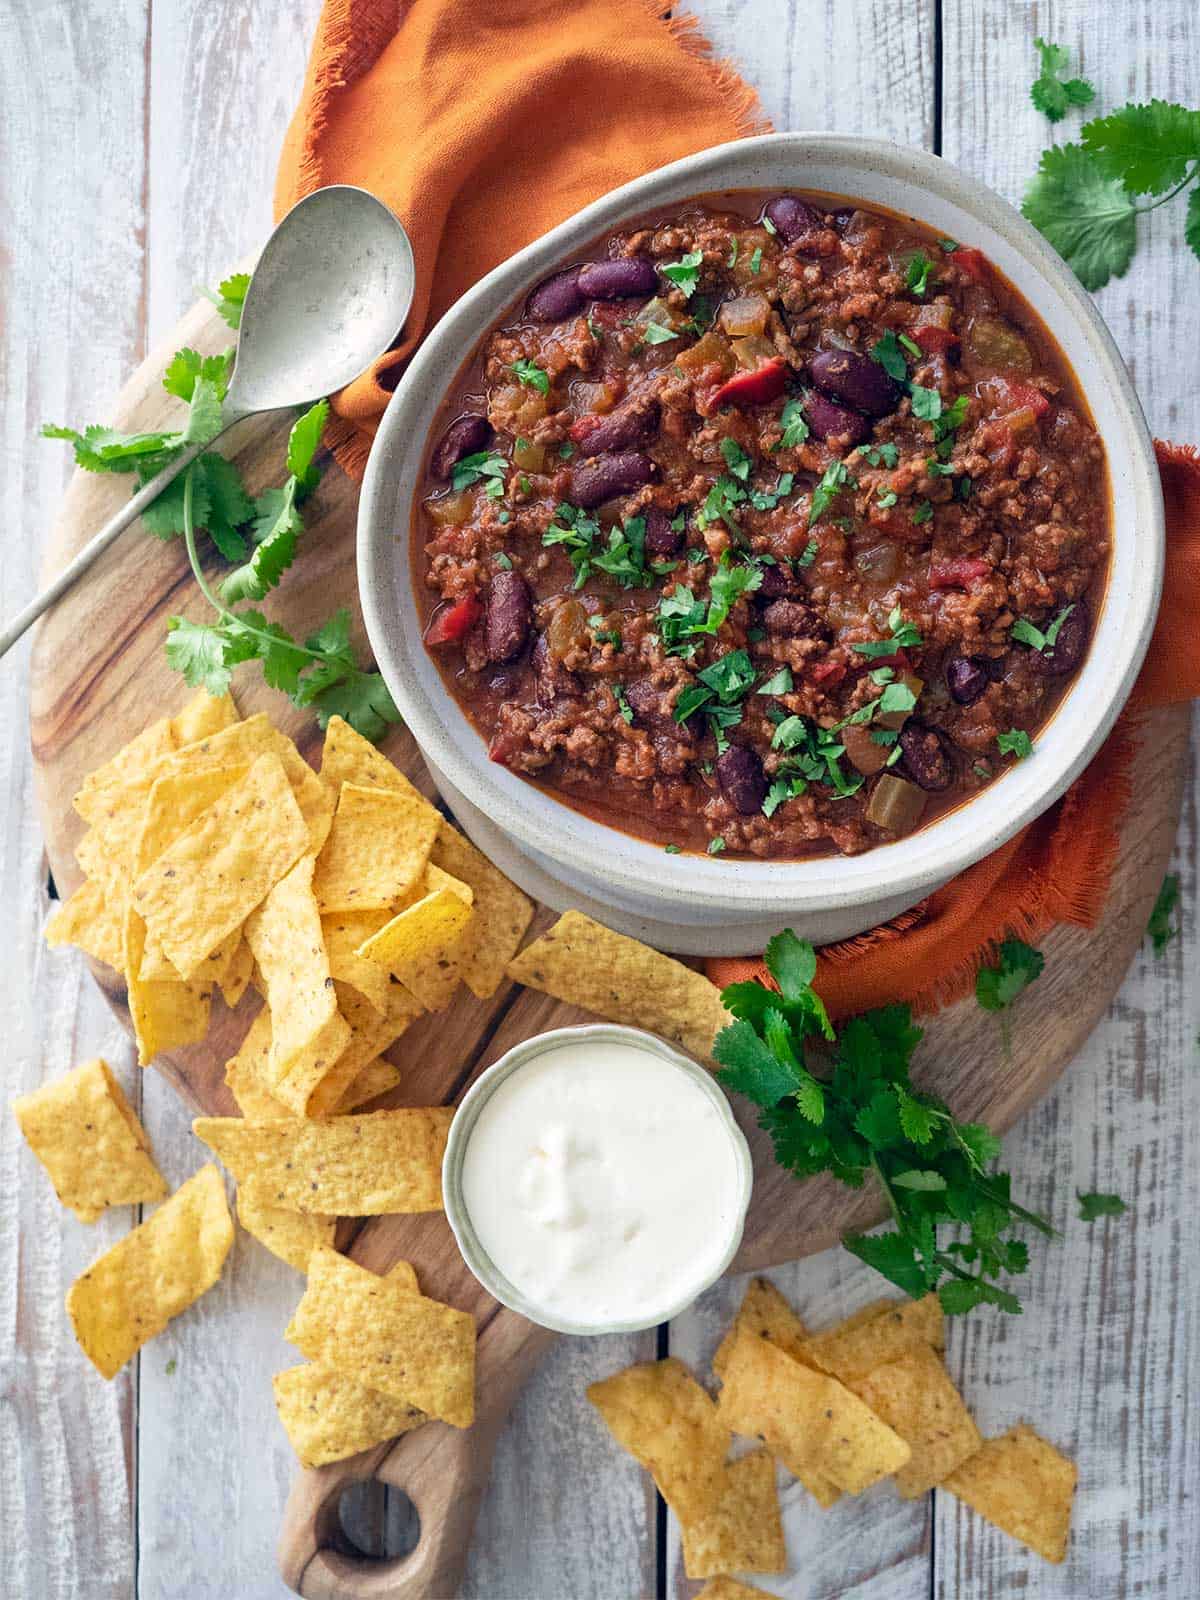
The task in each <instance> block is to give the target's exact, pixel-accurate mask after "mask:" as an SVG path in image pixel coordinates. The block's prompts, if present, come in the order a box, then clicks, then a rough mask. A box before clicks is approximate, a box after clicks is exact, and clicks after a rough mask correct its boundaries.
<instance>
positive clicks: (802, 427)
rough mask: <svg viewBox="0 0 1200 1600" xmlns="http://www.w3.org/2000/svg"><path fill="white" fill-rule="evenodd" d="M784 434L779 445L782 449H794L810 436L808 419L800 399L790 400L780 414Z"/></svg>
mask: <svg viewBox="0 0 1200 1600" xmlns="http://www.w3.org/2000/svg"><path fill="white" fill-rule="evenodd" d="M779 424H780V426H781V427H782V429H783V436H782V438H781V439H780V441H779V444H778V446H777V448H778V449H780V450H794V449H795V448H796V446H797V445H800V444H803V443H804V441H805V439H807V438H808V420H807V418H806V417H805V415H804V407H803V406H802V405H801V404H800V402H799V400H795V399H793V400H789V401H787V402H786V404H785V405H784V408H783V410H782V412H781V413H780V415H779Z"/></svg>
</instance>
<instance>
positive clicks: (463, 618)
mask: <svg viewBox="0 0 1200 1600" xmlns="http://www.w3.org/2000/svg"><path fill="white" fill-rule="evenodd" d="M482 615H483V607H482V606H481V605H480V603H479V601H478V600H476V598H475V596H474V595H473V594H469V595H467V596H465V598H464V599H462V600H456V601H455V602H454V604H453V605H450V606H447V607H446V608H445V610H443V611H439V612H438V614H437V616H436V617H434V619H433V621H432V622H431V623H430V624H429V626H428V628H426V630H425V643H426V644H457V642H458V641H459V640H460V639H464V638H466V636H467V634H468V633H470V631H471V629H472V628H473V627H474V626H475V624H476V623H477V622H478V621H479V619H480V617H481V616H482Z"/></svg>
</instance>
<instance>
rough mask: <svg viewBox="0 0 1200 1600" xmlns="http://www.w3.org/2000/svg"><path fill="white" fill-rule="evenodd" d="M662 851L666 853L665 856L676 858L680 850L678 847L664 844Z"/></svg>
mask: <svg viewBox="0 0 1200 1600" xmlns="http://www.w3.org/2000/svg"><path fill="white" fill-rule="evenodd" d="M663 849H664V850H665V851H666V852H667V854H668V855H669V856H677V855H679V854H680V853H681V852H680V848H679V846H678V845H677V844H665V845H663Z"/></svg>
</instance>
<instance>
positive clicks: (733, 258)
mask: <svg viewBox="0 0 1200 1600" xmlns="http://www.w3.org/2000/svg"><path fill="white" fill-rule="evenodd" d="M737 258H738V236H737V234H736V233H735V234H734V236H733V243H732V244H731V245H730V247H729V260H728V261H727V262H726V263H725V265H726V266H727V267H729V268H731V269H732V268H733V267H736V266H737Z"/></svg>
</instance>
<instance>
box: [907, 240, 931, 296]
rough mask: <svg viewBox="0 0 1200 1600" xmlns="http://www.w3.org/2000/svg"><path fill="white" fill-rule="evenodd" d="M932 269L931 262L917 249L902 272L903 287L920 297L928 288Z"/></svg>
mask: <svg viewBox="0 0 1200 1600" xmlns="http://www.w3.org/2000/svg"><path fill="white" fill-rule="evenodd" d="M932 271H933V262H932V261H931V260H930V259H929V257H928V256H927V255H926V254H925V252H924V251H923V250H918V251H917V253H916V255H914V256H913V258H912V260H911V261H910V262H909V263H908V268H907V270H906V272H905V274H904V287H905V288H906V289H907V290H908V292H909V293H910V294H915V295H917V296H918V297H921V296H923V295H924V294H925V291H926V290H927V289H928V288H929V275H930V273H931V272H932Z"/></svg>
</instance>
